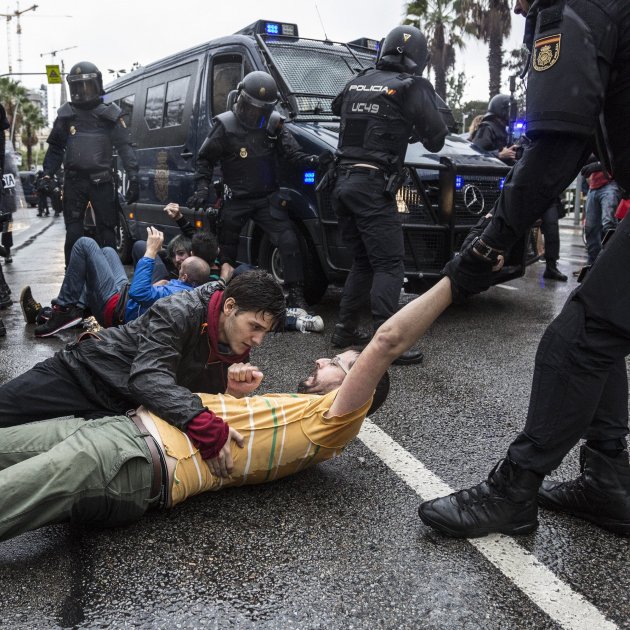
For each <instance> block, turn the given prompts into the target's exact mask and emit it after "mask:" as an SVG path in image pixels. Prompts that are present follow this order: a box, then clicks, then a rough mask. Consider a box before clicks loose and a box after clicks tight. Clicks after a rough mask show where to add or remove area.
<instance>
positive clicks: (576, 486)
mask: <svg viewBox="0 0 630 630" xmlns="http://www.w3.org/2000/svg"><path fill="white" fill-rule="evenodd" d="M515 11H516V12H517V13H526V14H527V23H526V29H525V41H526V44H527V45H528V47H529V49H530V51H531V58H530V62H529V70H528V72H529V78H528V86H527V119H528V120H527V134H528V136H529V137H530V138H531V139H532V142H531V144H530V145H528V146H527V147H526V148H525V151H524V154H523V157H522V158H521V160H520V161H519V162H518V163H517V164H516V166H515V167H514V168H513V169H512V171H511V173H510V174H509V176H508V178H507V179H506V182H505V185H504V187H503V192H502V195H501V197H500V199H499V201H498V204H497V206H496V207H495V209H494V216H493V217H492V218H491V220H489V224H488V225H487V226H486V227H485V229H484V226H483V225H481V226H479V227H478V229H477V234H478V237H477V238H476V239H474V240H472V241H471V242H470V243H468V244H467V246H466V247H465V248H463V249H462V253H461V256H458V257H456V258H455V259H453V260H452V261H451V262H450V263H449V264H448V265H447V267H446V268H445V273H446V274H447V275H448V276H449V277H450V278H451V283H452V286H453V298H454V300H461V299H464V298H466V297H467V296H469V295H471V294H473V293H477V292H479V291H482V290H485V289H486V288H488V286H489V285H490V284H492V282H493V274H494V273H495V272H493V271H492V269H493V267H495V266H496V263H497V262H498V261H499V258H498V257H499V256H500V255H501V254H502V253H503V252H504V251H506V250H507V249H508V248H509V247H510V246H511V245H512V244H513V243H514V242H515V241H516V240H517V239H518V238H519V237H520V236H522V235H523V234H524V233H525V232H526V230H527V229H528V228H529V226H530V225H531V224H532V223H533V222H534V221H535V220H536V219H537V218H538V217H539V216H540V215H541V214H542V213H543V212H544V211H545V210H546V208H547V207H548V206H549V203H550V202H551V201H552V200H553V199H554V198H555V197H556V196H557V195H559V194H560V193H561V192H562V191H563V190H564V189H565V188H566V186H568V184H569V183H570V182H571V181H572V180H573V178H574V177H575V176H576V175H577V173H578V172H579V170H580V168H581V167H582V165H583V164H584V163H585V162H586V160H587V158H588V156H589V152H590V151H591V146H592V144H593V137H594V136H595V137H600V138H601V137H602V136H603V135H604V134H603V133H602V132H601V126H600V113H603V117H602V120H603V122H604V123H605V127H606V128H607V132H608V134H607V135H608V142H609V144H608V149H609V152H608V151H606V147H605V146H604V145H603V143H601V142H600V143H599V152H600V157H604V158H608V156H610V159H611V168H612V174H613V175H614V177H615V179H616V180H617V181H618V182H619V183H620V185H621V186H623V187H624V188H625V189H627V190H630V142H628V138H630V2H622V1H619V0H538V1H535V2H533V3H532V4H531V6H530V4H529V2H528V1H527V0H516V6H515ZM629 242H630V217H626V218H625V219H624V220H623V221H622V222H621V224H620V225H619V227H618V228H617V231H616V233H615V235H614V236H613V238H612V239H611V240H610V241H609V242H608V243H607V245H606V246H605V248H604V249H603V251H602V253H601V254H600V256H599V257H598V259H597V261H596V263H595V264H594V265H593V267H592V268H591V269H590V271H589V272H588V273H587V275H586V278H585V281H584V282H583V283H582V284H581V286H580V287H579V288H578V289H577V290H576V291H574V292H573V293H572V294H571V296H570V297H569V300H568V301H567V303H566V304H565V306H564V308H563V310H562V312H561V313H560V315H558V317H557V318H556V319H555V320H554V321H553V322H552V323H551V324H550V326H549V327H548V328H547V330H546V332H545V334H544V335H543V338H542V340H541V342H540V345H539V347H538V352H537V355H536V363H535V369H534V380H533V384H532V393H531V399H530V405H529V411H528V416H527V422H526V424H525V428H524V430H523V432H522V433H520V434H519V435H518V436H517V438H516V439H515V440H514V441H513V442H512V444H511V445H510V447H509V449H508V452H507V455H506V458H505V459H504V460H502V461H501V462H499V464H497V465H496V466H495V467H494V468H493V470H492V471H491V473H490V475H489V477H488V480H487V481H484V482H482V483H481V484H479V485H477V486H475V487H473V488H469V489H467V490H462V491H460V492H458V493H455V494H454V495H450V496H447V497H443V498H440V499H436V500H434V501H429V502H426V503H423V504H422V505H421V506H420V517H421V518H422V520H423V521H424V522H425V523H427V524H429V525H431V526H432V527H434V528H436V529H438V530H440V531H441V532H444V533H446V534H449V535H452V536H466V537H469V536H480V535H484V534H486V533H488V532H503V533H507V534H525V533H528V532H531V531H532V530H533V529H534V528H535V527H536V526H537V524H538V521H537V499H538V502H539V503H540V504H541V505H543V506H545V507H547V508H550V509H554V510H559V511H563V512H567V513H569V514H573V515H575V516H578V517H580V518H584V519H587V520H589V521H592V522H594V523H596V524H598V525H599V526H601V527H603V528H606V529H608V530H611V531H613V532H616V533H618V534H622V535H626V536H627V535H630V465H629V463H628V451H627V446H626V435H627V434H628V379H627V374H626V366H625V357H626V356H627V355H628V354H630V274H629V273H628V269H630V247H629V246H628V243H629ZM580 438H585V439H586V442H585V444H584V445H583V446H582V447H581V457H580V464H581V474H580V475H579V476H578V477H577V478H576V479H574V480H572V481H568V482H564V483H557V482H551V481H543V477H544V476H545V475H546V474H548V473H549V472H550V471H552V470H553V469H554V468H556V467H557V466H558V465H559V464H560V462H561V461H562V459H563V457H564V456H565V455H566V454H567V453H568V452H569V450H570V449H571V448H572V447H573V446H574V445H575V444H577V442H578V441H579V440H580ZM541 484H542V485H541Z"/></svg>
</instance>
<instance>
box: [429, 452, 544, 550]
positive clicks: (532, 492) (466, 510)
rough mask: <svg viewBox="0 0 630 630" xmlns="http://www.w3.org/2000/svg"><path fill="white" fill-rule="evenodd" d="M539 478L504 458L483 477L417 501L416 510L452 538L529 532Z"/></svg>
mask: <svg viewBox="0 0 630 630" xmlns="http://www.w3.org/2000/svg"><path fill="white" fill-rule="evenodd" d="M542 479H543V475H539V474H538V473H535V472H533V471H531V470H525V469H524V468H521V467H520V466H518V465H516V464H515V463H514V462H512V461H510V459H509V458H506V459H503V460H501V461H500V462H499V463H498V464H497V465H496V466H495V467H494V468H493V469H492V470H491V471H490V474H489V475H488V480H487V481H483V482H481V483H480V484H478V485H476V486H473V487H472V488H468V489H467V490H460V491H459V492H455V493H454V494H449V495H448V496H446V497H440V498H439V499H433V500H432V501H426V502H424V503H421V504H420V507H419V508H418V514H419V515H420V518H421V519H422V522H423V523H425V524H426V525H429V526H430V527H433V528H434V529H437V530H438V531H439V532H441V533H442V534H446V535H447V536H453V537H455V538H476V537H478V536H486V535H487V534H490V533H492V532H498V533H501V534H529V533H530V532H532V531H534V529H536V527H537V526H538V506H537V505H536V492H537V491H538V488H539V487H540V484H541V482H542Z"/></svg>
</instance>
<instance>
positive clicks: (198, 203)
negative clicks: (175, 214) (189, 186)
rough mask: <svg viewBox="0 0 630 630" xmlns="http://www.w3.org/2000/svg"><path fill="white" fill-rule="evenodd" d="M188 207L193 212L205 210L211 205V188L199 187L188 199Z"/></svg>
mask: <svg viewBox="0 0 630 630" xmlns="http://www.w3.org/2000/svg"><path fill="white" fill-rule="evenodd" d="M186 205H187V206H188V207H189V208H192V209H193V210H203V209H204V208H207V207H208V206H209V205H210V188H209V187H208V186H207V185H203V186H199V187H198V188H197V190H196V191H195V192H194V193H193V194H192V195H190V197H188V201H187V202H186Z"/></svg>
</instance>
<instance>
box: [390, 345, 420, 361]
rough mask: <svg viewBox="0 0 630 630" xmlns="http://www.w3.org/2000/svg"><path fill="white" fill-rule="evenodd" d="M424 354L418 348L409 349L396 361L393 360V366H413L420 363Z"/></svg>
mask: <svg viewBox="0 0 630 630" xmlns="http://www.w3.org/2000/svg"><path fill="white" fill-rule="evenodd" d="M423 359H424V354H423V353H422V350H420V349H419V348H410V349H409V350H407V352H403V353H402V354H401V355H400V356H399V357H398V358H397V359H394V365H414V364H416V363H422V360H423Z"/></svg>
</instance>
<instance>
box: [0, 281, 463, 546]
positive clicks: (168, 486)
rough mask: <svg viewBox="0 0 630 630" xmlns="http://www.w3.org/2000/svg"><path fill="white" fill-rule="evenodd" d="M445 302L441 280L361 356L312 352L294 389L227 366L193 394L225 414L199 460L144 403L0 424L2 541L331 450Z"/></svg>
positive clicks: (295, 464)
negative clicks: (213, 386) (221, 429)
mask: <svg viewBox="0 0 630 630" xmlns="http://www.w3.org/2000/svg"><path fill="white" fill-rule="evenodd" d="M252 273H256V272H249V273H247V274H243V275H242V276H239V277H240V278H247V277H248V276H250V274H252ZM450 303H451V289H450V280H448V279H447V278H445V279H443V280H441V281H440V282H439V283H438V284H437V285H436V286H435V287H433V288H432V289H431V290H430V291H428V292H427V293H425V294H424V295H422V296H421V297H418V298H416V299H415V300H414V301H413V302H411V303H409V304H407V305H406V306H405V307H404V308H403V309H402V310H400V311H399V312H398V313H396V314H395V315H393V316H392V317H391V318H390V319H389V320H387V321H386V322H385V323H384V324H383V325H382V326H381V327H380V328H379V329H378V331H377V332H376V334H375V335H374V337H373V339H372V340H371V341H370V343H369V344H368V346H367V347H366V348H365V349H364V350H363V351H362V352H361V354H359V353H358V351H355V350H347V351H345V352H342V353H341V354H339V355H338V356H335V357H333V358H332V359H318V360H317V361H315V364H314V369H313V371H312V373H311V374H310V375H309V376H308V377H307V378H305V379H303V380H302V381H301V382H300V383H299V385H298V392H299V393H298V394H270V395H257V396H247V394H251V393H252V392H253V391H254V390H255V389H256V388H257V387H258V386H259V384H260V383H261V381H262V378H263V374H262V373H261V372H260V371H259V370H258V368H257V367H256V366H253V365H250V364H247V363H236V364H233V365H232V366H231V367H230V368H229V370H228V392H229V393H228V394H215V395H208V394H200V395H199V400H200V403H201V404H202V405H205V407H206V408H207V409H211V410H213V411H214V412H216V413H219V414H220V415H221V416H222V417H223V418H224V419H225V421H226V424H225V426H226V428H227V427H228V425H227V422H229V430H228V431H229V434H228V431H226V435H225V439H223V441H222V442H221V447H220V450H219V452H218V454H217V457H215V458H214V459H212V460H210V461H209V462H208V461H206V460H207V458H206V456H205V455H204V452H203V447H200V446H199V443H198V442H197V441H196V440H195V439H194V438H193V439H191V437H190V434H189V433H188V434H187V433H184V432H182V431H181V430H179V429H178V428H176V427H174V426H172V425H171V424H169V423H167V422H165V421H164V420H163V419H161V418H160V417H159V414H157V413H153V412H151V411H149V410H148V409H146V408H145V407H140V408H139V409H137V410H136V411H133V412H130V413H129V414H128V415H127V416H125V415H117V416H114V417H109V418H102V419H100V420H92V421H90V422H84V421H83V420H82V419H57V420H52V421H50V422H45V423H34V424H26V425H23V426H17V427H9V428H3V429H0V443H1V444H2V445H3V447H2V452H1V453H0V496H2V497H3V506H4V507H3V510H2V514H1V516H0V540H4V539H7V538H10V537H12V536H17V535H18V534H21V533H23V532H26V531H29V530H33V529H36V528H38V527H42V526H44V525H47V524H50V523H59V522H63V521H67V520H73V521H75V522H82V523H87V524H91V525H97V526H101V527H103V526H110V527H111V526H117V525H123V524H127V523H130V522H133V521H135V520H137V519H139V518H140V517H141V516H142V515H143V514H145V512H147V511H148V510H150V509H152V508H170V507H174V506H175V505H177V504H179V503H181V502H182V501H184V500H185V499H187V498H188V497H191V496H194V495H196V494H199V493H201V492H206V491H216V490H220V489H222V488H227V487H230V486H234V485H244V484H258V483H265V482H268V481H275V480H276V479H279V478H281V477H285V476H287V475H291V474H294V473H296V472H298V471H300V470H302V469H304V468H306V467H308V466H312V465H314V464H317V463H319V462H322V461H324V460H326V459H330V458H331V457H335V456H337V455H339V454H340V453H341V452H342V451H343V449H344V448H345V446H346V445H347V444H348V442H350V441H351V440H352V439H353V438H354V437H356V435H357V434H358V433H359V430H360V428H361V424H362V423H363V420H364V419H365V417H366V415H368V414H369V413H373V412H375V411H376V410H377V409H378V408H379V407H380V405H381V404H382V403H383V402H384V400H385V398H386V397H387V393H388V391H389V377H388V373H387V368H388V367H389V366H390V364H391V363H392V361H394V359H395V358H396V357H397V356H399V355H400V354H401V353H402V352H405V351H406V350H407V349H408V348H409V347H411V345H412V344H414V343H415V342H416V341H417V339H418V338H419V337H420V336H421V335H422V334H424V332H425V331H426V330H427V329H428V327H429V326H430V324H431V323H432V322H433V321H434V320H435V318H436V317H437V316H438V315H439V314H440V313H441V312H442V311H443V310H444V309H445V308H446V307H447V306H448V305H449V304H450ZM86 343H87V342H86Z"/></svg>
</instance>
